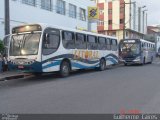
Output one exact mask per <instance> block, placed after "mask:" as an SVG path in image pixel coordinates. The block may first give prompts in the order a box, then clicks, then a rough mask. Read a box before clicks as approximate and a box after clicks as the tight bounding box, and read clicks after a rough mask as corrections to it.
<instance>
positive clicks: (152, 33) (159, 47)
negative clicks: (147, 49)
mask: <svg viewBox="0 0 160 120" xmlns="http://www.w3.org/2000/svg"><path fill="white" fill-rule="evenodd" d="M145 39H147V40H150V41H152V42H155V43H156V53H157V55H159V56H160V26H159V25H157V26H148V27H147V35H145Z"/></svg>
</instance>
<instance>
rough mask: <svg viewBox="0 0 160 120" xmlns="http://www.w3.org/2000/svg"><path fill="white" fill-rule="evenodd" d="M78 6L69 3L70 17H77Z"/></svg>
mask: <svg viewBox="0 0 160 120" xmlns="http://www.w3.org/2000/svg"><path fill="white" fill-rule="evenodd" d="M76 13H77V12H76V6H75V5H72V4H69V17H72V18H76Z"/></svg>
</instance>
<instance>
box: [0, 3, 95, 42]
mask: <svg viewBox="0 0 160 120" xmlns="http://www.w3.org/2000/svg"><path fill="white" fill-rule="evenodd" d="M4 1H5V0H0V39H2V38H3V37H4V22H5V21H4ZM88 6H96V4H95V2H94V1H90V0H10V22H11V23H10V27H11V28H12V27H14V26H17V25H20V24H25V23H47V24H51V25H59V26H64V27H69V28H75V29H76V28H78V29H85V30H87V28H88V18H87V17H88V15H87V14H88V12H87V8H88ZM96 29H97V28H96V24H92V30H94V31H96Z"/></svg>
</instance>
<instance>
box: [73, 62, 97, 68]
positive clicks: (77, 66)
mask: <svg viewBox="0 0 160 120" xmlns="http://www.w3.org/2000/svg"><path fill="white" fill-rule="evenodd" d="M98 65H99V63H98V64H96V65H93V66H86V65H81V64H79V63H75V62H73V63H72V67H76V68H80V69H84V68H95V67H97V66H98Z"/></svg>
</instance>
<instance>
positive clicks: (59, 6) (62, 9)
mask: <svg viewBox="0 0 160 120" xmlns="http://www.w3.org/2000/svg"><path fill="white" fill-rule="evenodd" d="M56 12H57V13H58V14H62V15H65V1H63V0H57V10H56Z"/></svg>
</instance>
